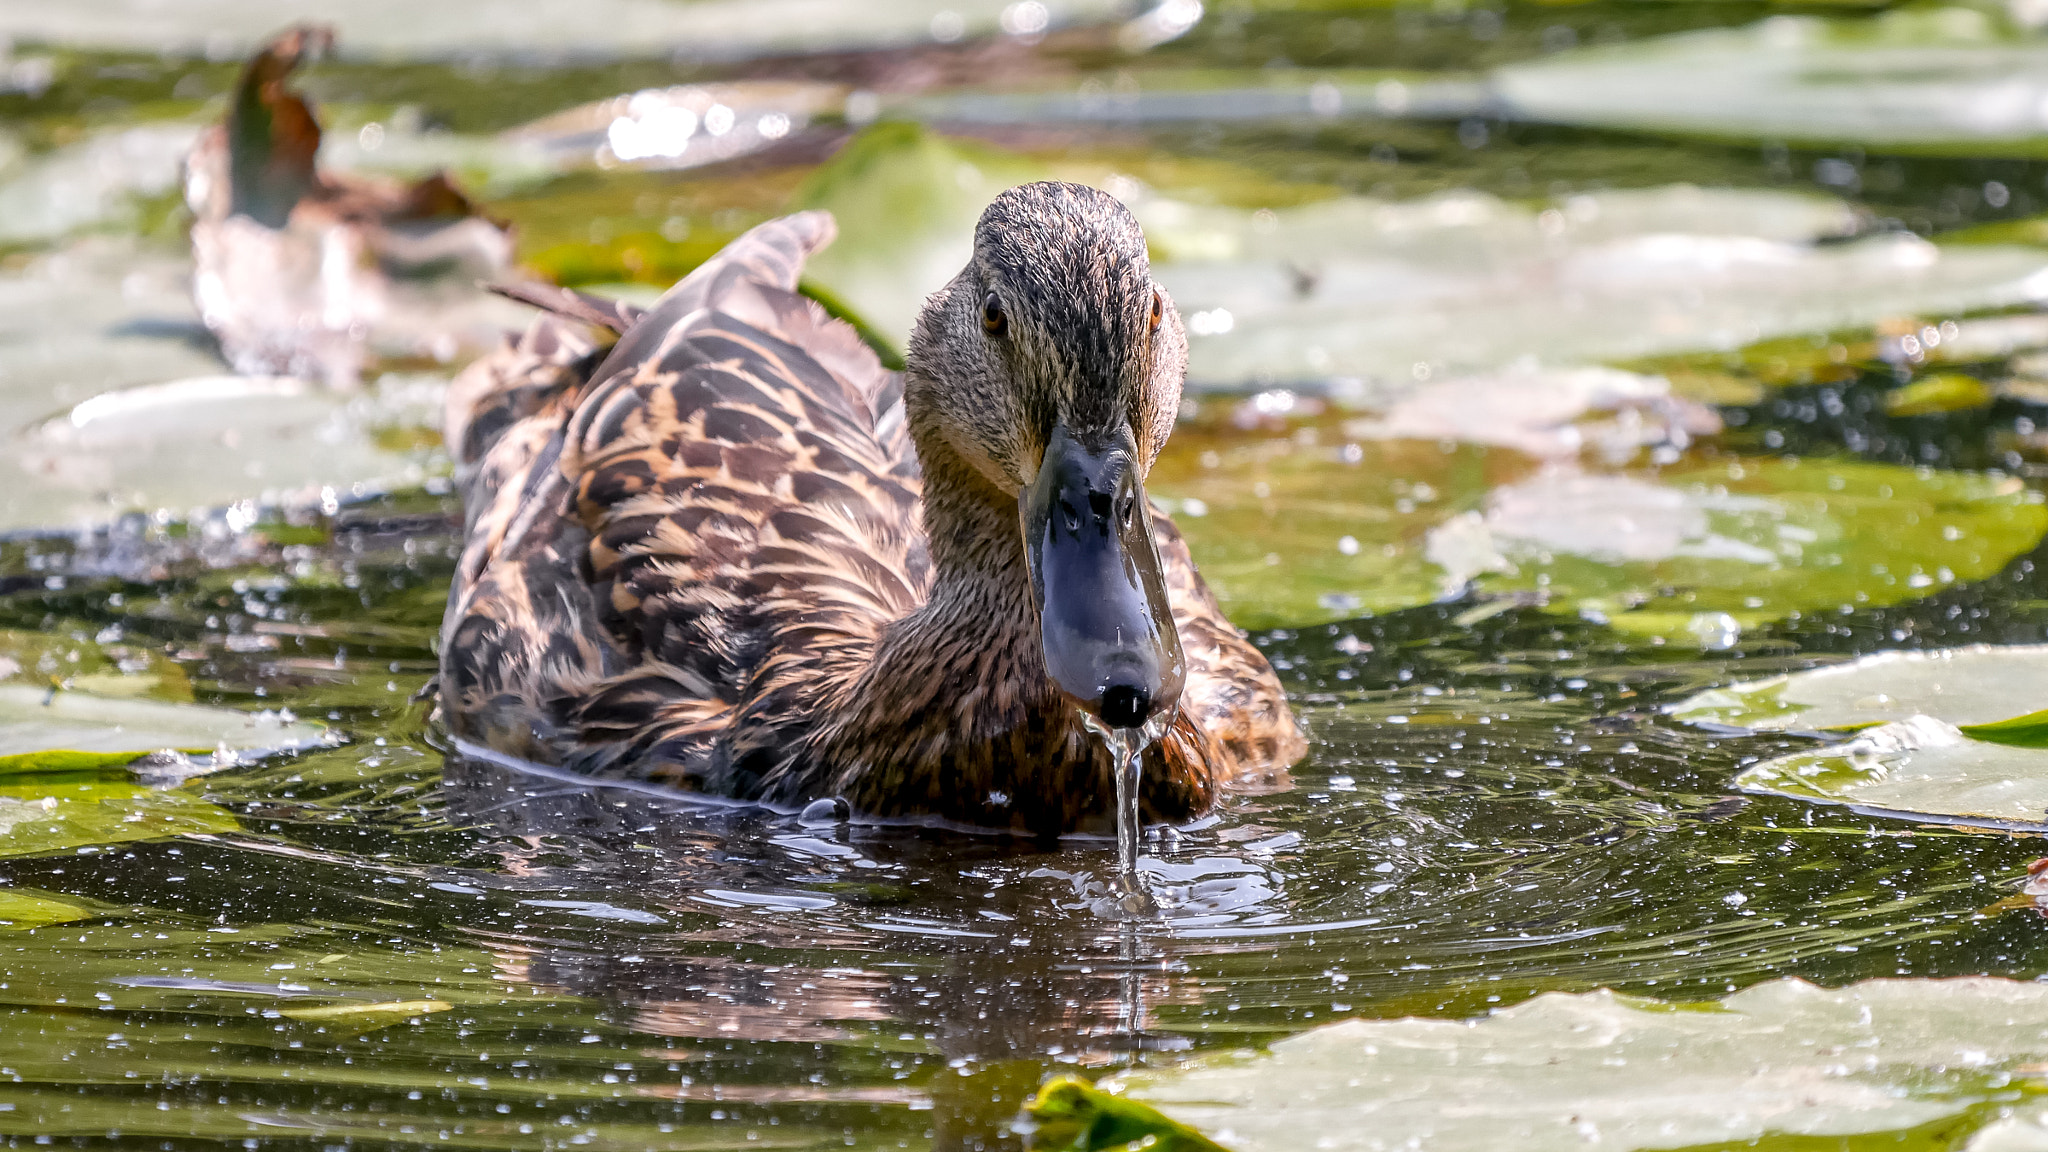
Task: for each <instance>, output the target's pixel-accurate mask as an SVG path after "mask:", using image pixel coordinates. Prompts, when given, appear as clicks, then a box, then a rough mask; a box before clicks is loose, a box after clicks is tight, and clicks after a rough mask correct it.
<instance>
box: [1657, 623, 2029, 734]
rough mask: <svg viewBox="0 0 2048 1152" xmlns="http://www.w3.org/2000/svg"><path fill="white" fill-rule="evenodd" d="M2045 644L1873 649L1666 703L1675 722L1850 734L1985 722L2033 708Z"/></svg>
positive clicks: (2018, 714) (1992, 721) (1989, 723)
mask: <svg viewBox="0 0 2048 1152" xmlns="http://www.w3.org/2000/svg"><path fill="white" fill-rule="evenodd" d="M2044 684H2048V645H2043V644H2021V645H1991V644H1977V645H1972V646H1970V647H1967V648H1944V649H1938V650H1936V651H1931V652H1877V653H1873V654H1872V655H1869V656H1864V657H1862V658H1860V659H1856V660H1851V661H1849V662H1847V663H1844V664H1834V665H1830V666H1828V667H1825V668H1814V669H1809V670H1808V671H1805V672H1795V673H1791V674H1789V675H1784V676H1771V677H1767V678H1765V679H1762V680H1749V681H1744V682H1742V683H1738V684H1730V685H1728V686H1727V687H1725V688H1715V689H1711V690H1709V691H1706V692H1701V693H1699V694H1698V695H1695V696H1691V697H1688V698H1687V699H1685V700H1682V701H1680V702H1679V703H1677V704H1675V705H1673V706H1672V707H1671V709H1670V714H1671V715H1672V716H1673V717H1674V718H1676V719H1679V720H1686V721H1693V722H1699V721H1706V722H1710V723H1715V724H1726V725H1730V726H1733V727H1738V728H1753V729H1759V730H1768V731H1785V730H1788V729H1790V730H1802V729H1803V730H1806V731H1817V732H1825V731H1853V730H1856V729H1859V728H1868V727H1872V726H1875V725H1878V724H1888V723H1891V722H1893V721H1897V720H1905V719H1907V718H1909V717H1912V716H1930V717H1933V718H1934V719H1937V720H1942V721H1945V722H1947V723H1949V724H1954V725H1959V726H1975V725H1980V724H1981V725H1992V724H1996V723H1998V722H1999V721H2002V720H2005V719H2007V718H2008V717H2014V716H2024V715H2025V714H2028V713H2032V712H2033V711H2035V710H2036V709H2037V708H2039V706H2040V704H2041V703H2042V698H2043V694H2044V687H2043V685H2044Z"/></svg>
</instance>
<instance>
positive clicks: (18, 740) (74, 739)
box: [0, 684, 329, 776]
mask: <svg viewBox="0 0 2048 1152" xmlns="http://www.w3.org/2000/svg"><path fill="white" fill-rule="evenodd" d="M328 742H329V741H328V735H327V732H326V730H325V729H323V728H319V727H317V726H315V725H311V724H302V723H298V722H296V721H292V720H289V719H286V718H284V717H281V716H280V715H279V714H277V713H275V712H261V713H253V714H252V713H248V712H237V711H235V710H233V709H230V708H207V707H203V706H201V705H197V704H165V703H162V702H160V701H156V700H142V699H133V698H130V699H110V698H107V697H102V696H89V695H86V694H85V693H82V692H54V693H53V692H49V691H46V690H43V689H38V688H33V687H29V686H27V685H22V684H0V776H7V775H16V774H20V773H23V772H71V771H80V770H95V769H99V768H103V767H106V766H107V765H108V764H110V763H112V764H116V765H118V764H125V763H127V762H128V761H129V760H134V759H135V758H137V757H139V756H144V755H147V754H149V753H151V752H157V751H161V750H164V749H176V750H183V751H189V752H198V753H207V754H211V753H214V752H216V751H217V750H227V751H230V752H235V753H248V754H255V753H264V752H279V751H301V750H304V749H308V748H319V747H325V746H326V745H327V743H328ZM124 756H125V757H126V758H127V759H126V760H120V759H116V758H118V757H124Z"/></svg>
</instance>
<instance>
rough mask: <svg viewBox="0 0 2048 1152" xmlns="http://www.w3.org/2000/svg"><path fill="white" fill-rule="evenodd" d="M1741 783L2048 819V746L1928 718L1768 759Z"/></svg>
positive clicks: (1926, 808) (1998, 819) (1930, 811)
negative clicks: (2001, 739) (1977, 736)
mask: <svg viewBox="0 0 2048 1152" xmlns="http://www.w3.org/2000/svg"><path fill="white" fill-rule="evenodd" d="M1735 784H1736V786H1737V787H1739V788H1746V789H1749V790H1751V791H1757V792H1776V793H1780V794H1782V795H1786V796H1798V797H1801V798H1804V799H1808V800H1825V801H1828V802H1831V803H1836V804H1854V805H1856V806H1858V807H1859V808H1864V809H1871V810H1876V811H1880V812H1889V813H1924V814H1927V815H1932V816H1946V817H1951V818H1954V819H1957V820H1962V821H1970V822H1991V823H2010V824H2020V825H2025V826H2029V827H2035V828H2038V827H2041V826H2043V825H2048V751H2043V750H2042V749H2041V748H2039V747H2036V746H2033V745H2029V744H2018V745H2013V744H1998V743H1990V742H1987V741H1982V740H1973V739H1971V738H1970V737H1969V736H1967V735H1965V734H1964V733H1963V732H1962V730H1961V729H1959V728H1957V727H1956V726H1955V725H1952V724H1947V723H1944V722H1942V721H1940V720H1936V719H1934V718H1932V717H1929V716H1909V717H1907V718H1906V719H1904V720H1895V721H1893V722H1891V723H1889V724H1880V725H1878V726H1877V727H1875V728H1866V729H1864V730H1863V731H1861V732H1859V733H1857V734H1856V735H1855V736H1854V737H1852V738H1850V739H1849V740H1846V741H1843V742H1841V743H1838V744H1830V745H1826V746H1824V747H1820V748H1815V749H1811V750H1809V751H1805V752H1792V753H1788V754H1786V755H1784V756H1778V757H1775V758H1773V759H1770V760H1766V761H1764V762H1763V763H1761V764H1757V765H1754V766H1752V767H1750V768H1748V769H1746V770H1744V771H1743V772H1742V774H1741V775H1739V776H1737V777H1736V778H1735Z"/></svg>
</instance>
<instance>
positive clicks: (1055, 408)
mask: <svg viewBox="0 0 2048 1152" xmlns="http://www.w3.org/2000/svg"><path fill="white" fill-rule="evenodd" d="M1186 373H1187V337H1186V335H1185V332H1184V330H1183V329H1182V327H1181V322H1180V315H1179V314H1178V313H1177V312H1175V311H1174V307H1173V301H1172V300H1170V299H1169V298H1168V297H1167V295H1166V291H1165V290H1164V289H1163V288H1161V287H1160V286H1159V285H1158V284H1156V283H1154V282H1153V279H1152V267H1151V262H1150V261H1149V260H1148V259H1147V257H1146V254H1145V236H1144V232H1143V231H1142V230H1141V229H1140V228H1139V227H1138V222H1137V220H1135V219H1134V218H1132V216H1131V214H1130V212H1129V211H1127V210H1126V209H1125V208H1124V206H1123V205H1122V204H1121V203H1119V202H1118V201H1117V200H1116V199H1115V198H1114V197H1112V196H1109V195H1107V194H1105V193H1103V192H1099V191H1097V190H1095V189H1093V188H1087V187H1083V186H1081V185H1077V184H1062V183H1051V182H1047V183H1040V184H1026V185H1023V186H1022V187H1018V188H1012V189H1010V190H1009V191H1007V192H1005V193H1003V194H1002V195H1001V196H998V197H997V198H996V200H995V202H994V203H993V204H991V205H989V207H988V210H987V211H985V212H984V213H983V214H982V217H981V222H980V223H979V224H978V225H977V226H976V228H975V230H974V257H973V259H972V260H971V261H969V263H968V265H967V267H966V268H965V269H964V270H962V271H961V273H960V275H959V276H957V277H956V278H954V280H953V282H952V283H951V284H949V285H948V286H947V287H946V288H945V289H943V290H942V291H940V292H938V293H935V294H934V295H933V296H932V298H931V299H930V301H928V302H927V303H926V305H925V309H924V312H923V314H922V315H920V316H919V318H918V323H917V328H916V331H915V332H914V333H913V335H912V337H911V349H910V371H909V372H908V373H907V380H906V385H907V389H908V396H907V399H908V401H909V404H908V408H909V417H910V420H911V423H912V430H913V432H914V434H915V435H916V436H917V438H918V441H919V443H920V444H921V445H922V444H927V443H932V442H934V440H936V441H937V442H941V443H943V444H944V445H945V447H946V448H948V449H950V450H951V453H952V454H953V455H955V456H957V457H958V458H959V459H960V460H961V461H963V462H964V464H965V465H966V466H967V468H968V469H970V470H971V471H972V472H973V473H974V474H975V475H976V476H977V477H978V479H979V480H981V481H985V482H986V484H987V485H988V486H992V487H993V489H994V491H993V492H991V493H990V494H989V495H990V497H991V498H992V499H998V500H1000V499H1001V498H1003V497H1009V498H1014V499H1015V501H1016V507H1017V531H1018V532H1020V533H1021V534H1022V537H1023V545H1024V551H1025V555H1026V557H1027V566H1028V569H1029V580H1030V584H1031V594H1032V601H1033V603H1034V604H1035V605H1036V606H1037V610H1038V624H1039V632H1040V637H1041V639H1042V641H1043V645H1044V653H1045V668H1046V673H1047V675H1048V676H1049V677H1051V679H1052V682H1053V684H1054V685H1056V686H1057V687H1058V688H1059V690H1060V691H1061V692H1062V693H1063V694H1064V695H1066V696H1067V697H1068V698H1069V699H1071V700H1073V701H1074V702H1075V703H1076V704H1079V705H1080V706H1081V707H1083V708H1085V709H1087V710H1088V711H1089V712H1092V713H1094V714H1095V715H1096V716H1097V717H1099V718H1100V719H1101V720H1103V721H1104V722H1105V723H1107V724H1109V725H1111V726H1112V727H1118V728H1133V727H1138V726H1140V725H1142V724H1144V723H1145V722H1147V721H1148V720H1152V719H1154V718H1155V717H1158V716H1161V715H1164V714H1167V713H1169V712H1170V711H1171V709H1172V708H1173V706H1174V705H1175V703H1177V702H1178V700H1179V699H1180V690H1181V682H1182V679H1183V673H1184V662H1183V660H1182V657H1181V647H1180V635H1179V633H1178V632H1177V631H1176V629H1175V628H1174V623H1173V615H1172V612H1171V611H1170V609H1169V607H1168V604H1167V598H1166V583H1165V580H1164V578H1163V576H1162V574H1161V572H1160V563H1159V551H1158V546H1157V544H1156V543H1155V542H1154V540H1153V537H1152V523H1151V516H1150V514H1149V512H1148V510H1147V506H1146V496H1145V483H1144V482H1145V476H1146V475H1147V473H1149V472H1150V471H1151V468H1152V461H1153V460H1154V458H1156V457H1157V456H1158V454H1159V449H1160V447H1161V446H1162V445H1164V444H1165V443H1166V438H1167V436H1168V434H1169V433H1171V431H1172V430H1173V423H1174V419H1175V417H1176V415H1177V414H1178V412H1179V409H1180V393H1181V381H1182V379H1183V377H1184V376H1185V375H1186ZM932 527H933V528H934V530H938V529H939V525H936V524H934V525H932Z"/></svg>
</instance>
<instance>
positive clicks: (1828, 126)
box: [1493, 6, 2048, 187]
mask: <svg viewBox="0 0 2048 1152" xmlns="http://www.w3.org/2000/svg"><path fill="white" fill-rule="evenodd" d="M2010 27H2011V26H2010V25H2009V24H2006V23H2004V22H2002V21H2001V20H2000V19H1999V18H1998V17H1995V16H1993V15H1992V14H1990V13H1989V12H1987V11H1984V10H1981V9H1976V8H1965V7H1961V6H1952V7H1941V8H1909V9H1899V10H1895V11H1892V12H1888V13H1885V14H1883V15H1882V16H1879V17H1877V18H1875V19H1867V20H1828V19H1822V18H1818V17H1811V16H1774V17H1771V18H1770V19H1768V20H1764V21H1761V22H1759V23H1756V24H1752V25H1750V26H1748V27H1746V28H1716V29H1706V30H1701V31H1696V32H1685V33H1680V34H1677V35H1672V36H1663V37H1659V38H1655V39H1651V40H1644V41H1639V42H1637V43H1633V44H1622V45H1614V46H1607V47H1598V48H1586V49H1581V50H1578V51H1573V52H1563V53H1559V54H1557V55H1554V56H1551V57H1548V58H1545V59H1540V60H1531V61H1526V62H1523V63H1519V64H1514V65H1511V66H1509V67H1506V68H1502V69H1500V70H1498V71H1496V72H1495V73H1494V77H1493V80H1494V84H1495V91H1496V92H1497V93H1498V96H1499V98H1500V99H1501V100H1502V101H1503V102H1504V103H1505V104H1506V106H1507V107H1508V108H1510V109H1512V110H1513V112H1514V113H1515V114H1518V115H1521V116H1524V117H1528V118H1530V119H1534V120H1548V121H1551V122H1554V123H1566V124H1584V125H1596V126H1600V127H1606V128H1620V129H1626V130H1630V131H1653V132H1685V133H1696V134H1699V135H1704V136H1710V137H1715V138H1720V139H1731V138H1732V139H1765V140H1779V141H1800V142H1808V143H1815V144H1821V143H1857V144H1863V145H1874V146H1882V147H1884V148H1886V149H1887V150H1903V149H1918V150H1925V151H1935V152H1941V153H1951V154H1953V153H1955V152H1958V151H1963V150H1967V151H1966V152H1965V153H1964V154H1967V155H1971V156H1982V155H1986V154H1998V153H2005V154H2016V155H2025V156H2032V155H2036V154H2037V152H2038V149H2039V139H2040V134H2041V121H2040V119H2039V117H2038V115H2037V114H2036V111H2035V110H2036V108H2037V107H2038V106H2039V104H2040V103H2041V101H2042V100H2043V99H2044V98H2048V62H2044V57H2043V54H2042V51H2041V46H2040V42H2039V40H2038V38H2037V37H2036V36H2035V35H2031V34H2025V33H2016V32H2013V31H2011V30H2010ZM1838 163H1840V165H1841V168H1840V170H1839V171H1837V170H1835V169H1832V168H1824V169H1822V171H1821V172H1820V173H1819V175H1820V176H1821V178H1822V180H1823V182H1826V183H1833V184H1836V185H1838V186H1843V187H1854V186H1855V185H1856V183H1857V182H1858V173H1857V171H1856V169H1855V168H1853V167H1851V166H1850V165H1849V164H1847V162H1838Z"/></svg>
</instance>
